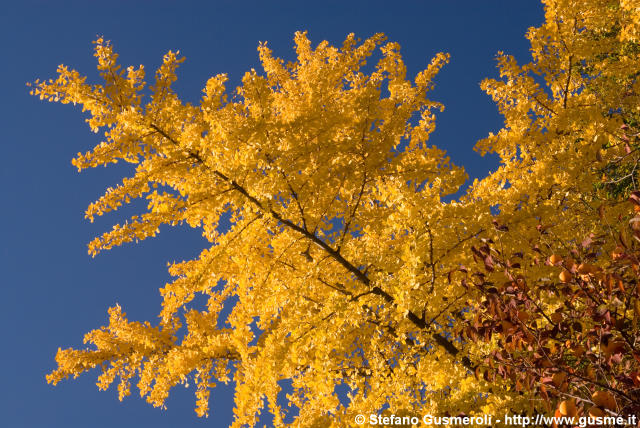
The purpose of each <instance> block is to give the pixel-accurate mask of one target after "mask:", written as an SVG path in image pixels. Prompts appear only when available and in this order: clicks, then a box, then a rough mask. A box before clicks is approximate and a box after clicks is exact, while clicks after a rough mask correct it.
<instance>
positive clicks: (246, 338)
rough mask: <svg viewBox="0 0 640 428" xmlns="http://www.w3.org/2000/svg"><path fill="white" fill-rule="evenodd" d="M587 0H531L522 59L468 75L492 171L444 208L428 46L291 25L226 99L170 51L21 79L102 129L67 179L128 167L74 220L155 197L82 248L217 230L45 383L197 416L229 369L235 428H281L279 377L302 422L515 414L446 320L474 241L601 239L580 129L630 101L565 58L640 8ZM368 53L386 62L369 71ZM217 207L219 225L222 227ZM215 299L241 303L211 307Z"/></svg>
mask: <svg viewBox="0 0 640 428" xmlns="http://www.w3.org/2000/svg"><path fill="white" fill-rule="evenodd" d="M586 3H588V7H587V6H586V5H585V2H576V1H569V0H558V1H552V0H547V1H546V2H545V4H546V21H545V23H544V24H543V25H542V26H541V27H540V28H536V29H530V31H529V34H528V36H527V37H528V38H529V40H530V41H531V45H532V53H533V57H534V61H533V62H532V63H530V64H526V65H523V66H521V65H518V64H517V63H516V61H515V60H514V59H513V58H512V57H509V56H507V55H504V54H500V56H499V67H500V74H501V77H502V80H486V81H485V82H483V84H482V86H483V88H484V89H485V90H486V91H487V93H488V94H489V95H491V96H492V97H493V99H494V100H495V101H496V103H497V104H498V107H499V108H500V111H501V113H502V114H503V115H504V116H505V126H504V128H503V129H502V130H500V131H499V132H498V133H497V134H495V135H490V136H489V137H488V138H487V139H485V140H482V141H480V142H479V143H478V146H477V147H478V150H480V151H481V152H483V153H484V152H489V151H491V152H496V153H498V155H499V156H500V158H501V166H500V167H499V169H498V170H497V171H495V172H494V173H492V174H490V175H489V176H488V177H486V178H485V179H483V180H479V181H478V180H477V181H476V182H475V183H474V184H473V186H472V187H471V188H470V189H469V190H468V191H467V193H466V194H464V196H462V197H460V198H459V199H457V200H453V201H451V202H445V201H444V200H443V198H444V197H445V196H447V195H451V194H453V193H455V192H457V191H458V189H459V188H460V186H461V185H462V184H463V183H464V181H465V179H466V174H465V172H464V170H463V169H462V168H460V167H457V166H455V165H453V164H452V163H451V162H450V161H449V159H448V158H447V156H446V155H445V153H444V151H442V150H441V149H438V148H437V147H434V146H431V145H429V144H428V139H429V135H430V133H431V132H432V131H433V129H434V121H435V112H436V111H438V110H440V109H441V108H442V106H441V105H440V104H439V103H437V102H434V101H431V100H430V99H429V98H428V97H427V95H428V92H429V91H430V90H431V88H432V87H433V78H434V76H435V75H436V74H437V73H438V71H439V70H440V68H441V67H443V66H444V65H445V64H446V63H447V61H448V59H449V57H448V55H446V54H438V55H436V56H435V57H434V58H433V60H432V61H431V63H430V64H429V65H428V66H427V68H426V69H425V70H423V71H421V72H420V73H418V74H417V75H416V76H415V77H414V78H413V79H410V78H408V77H407V76H406V68H405V66H404V63H403V61H402V57H401V55H400V52H399V49H400V48H399V45H398V44H396V43H388V42H385V37H384V36H383V35H381V34H377V35H375V36H373V37H371V38H369V39H366V40H364V41H359V40H357V39H356V38H355V37H354V36H353V35H349V36H348V37H347V39H346V40H345V41H344V43H343V44H342V46H341V47H340V48H338V47H334V46H332V45H330V44H329V43H328V42H326V41H325V42H321V43H320V44H318V45H317V46H315V47H312V44H311V42H310V40H309V39H308V38H307V36H306V33H296V35H295V48H296V55H297V58H296V60H295V61H294V62H293V63H289V64H285V63H284V61H283V60H282V59H280V58H277V57H274V56H273V55H272V52H271V50H270V49H269V48H268V46H267V44H261V45H260V46H259V48H258V52H259V56H260V61H261V64H262V67H263V70H264V71H263V73H259V72H257V71H255V70H251V71H249V72H247V73H246V74H245V75H244V77H243V79H242V85H241V86H240V87H238V88H237V89H236V90H235V91H234V92H233V93H232V94H230V95H228V93H227V89H226V86H225V84H226V81H227V76H226V75H218V76H214V77H212V78H211V79H209V81H208V82H207V83H206V87H205V89H204V91H203V92H204V95H203V97H202V100H201V102H200V104H199V105H191V104H188V103H184V102H182V101H181V100H180V99H179V97H178V96H177V94H176V93H175V92H174V91H173V90H172V88H171V84H172V83H173V82H174V81H175V80H176V70H177V68H178V66H179V64H180V63H181V62H182V61H183V60H184V58H181V57H179V54H178V53H177V52H169V53H167V54H166V55H165V57H164V59H163V63H162V65H161V66H160V68H159V69H158V71H157V72H156V75H155V83H153V85H151V86H149V87H148V89H144V88H145V85H146V82H145V80H144V79H145V72H144V68H143V67H142V66H141V67H139V68H133V67H128V68H126V70H123V69H121V68H120V66H119V65H118V64H117V54H116V53H115V52H114V51H113V49H112V46H111V45H110V44H109V42H107V41H105V40H103V39H102V38H100V39H98V40H97V41H96V42H95V43H96V46H95V56H96V58H97V60H98V70H100V72H101V76H102V78H103V79H104V82H103V83H102V84H96V85H90V84H88V83H86V78H85V77H82V76H81V75H80V74H79V73H78V72H77V71H75V70H69V69H68V68H67V67H65V66H60V67H59V68H58V77H57V78H56V79H52V80H49V81H45V82H39V81H36V82H35V84H34V89H33V94H34V95H37V96H39V97H40V98H41V99H46V100H49V101H59V102H62V103H73V104H80V105H81V106H82V108H83V110H86V111H89V113H90V117H89V119H88V120H87V121H88V124H89V126H90V128H91V130H92V131H94V132H98V130H100V129H104V130H105V138H106V139H105V141H104V142H102V143H100V144H98V145H97V146H96V147H95V148H94V149H93V150H91V151H89V152H87V153H85V154H81V153H79V154H78V156H77V157H76V158H75V159H74V161H73V164H74V165H75V166H76V167H77V168H78V169H79V170H82V169H85V168H89V167H96V166H99V165H106V164H110V163H115V162H117V161H118V160H124V161H127V162H130V163H132V164H133V165H134V173H133V175H132V176H131V177H126V178H124V179H123V180H122V183H121V184H120V185H119V186H117V187H115V188H109V189H107V191H106V192H105V194H104V196H103V197H101V198H100V199H99V200H98V201H96V202H94V203H92V204H91V205H89V207H88V209H87V211H86V217H87V218H88V219H90V220H93V219H94V218H95V217H96V216H101V215H104V214H106V213H108V212H110V211H113V210H117V209H118V208H119V207H121V206H122V205H123V204H125V203H129V202H130V201H131V200H133V199H136V198H143V197H145V198H147V199H148V200H149V204H148V209H147V211H145V212H143V213H141V214H140V215H137V216H134V217H132V218H131V219H130V220H129V221H127V222H125V223H124V224H122V225H116V226H114V228H113V230H111V231H108V232H106V233H104V234H103V235H102V236H100V237H98V238H96V239H95V240H94V241H92V242H91V243H90V244H89V252H90V254H91V255H96V254H97V253H99V252H100V251H102V250H105V249H109V248H112V247H113V246H117V245H121V244H123V243H125V242H131V241H134V240H142V239H146V238H147V237H150V236H155V235H156V234H157V233H158V229H159V226H160V225H162V224H169V225H179V224H183V223H186V224H188V225H189V226H191V227H199V228H201V229H202V233H203V236H204V237H205V238H206V239H207V240H208V241H209V243H210V245H209V247H208V248H207V249H205V250H204V251H202V253H201V254H200V256H199V257H198V258H197V259H195V260H191V261H186V262H182V263H177V264H174V265H172V266H170V273H171V274H172V275H173V276H174V277H175V280H174V281H173V282H171V283H168V284H166V285H165V287H164V288H162V289H161V294H162V297H163V299H164V300H163V306H162V308H161V311H160V323H159V325H158V326H155V327H152V326H151V325H149V324H148V323H144V324H142V323H136V322H130V321H128V320H127V319H126V317H125V315H124V314H123V313H122V312H121V309H120V308H119V307H115V308H112V309H111V310H110V311H109V315H110V318H109V324H108V326H106V327H103V328H101V329H98V330H94V331H92V332H91V333H89V334H88V335H87V336H86V337H85V342H89V343H91V344H93V345H94V347H95V349H93V350H82V351H80V350H73V349H69V350H64V351H62V350H61V351H59V352H58V355H57V356H56V361H57V363H58V368H57V369H56V370H55V371H54V372H53V373H51V374H50V375H48V377H47V380H48V381H49V382H51V383H54V384H55V383H57V382H59V381H60V380H62V379H64V378H67V377H68V376H74V377H76V376H78V375H79V374H80V373H82V372H84V371H87V370H89V369H92V368H96V367H100V368H101V369H102V371H103V374H102V375H101V376H100V377H99V381H98V385H99V387H100V388H107V387H108V386H109V385H110V384H111V383H113V382H114V381H115V378H116V377H119V378H120V387H119V392H120V397H121V398H122V397H123V396H126V395H128V394H129V389H130V387H129V385H130V381H131V379H133V378H134V377H136V376H137V378H138V384H137V385H138V387H139V389H140V394H141V396H144V397H146V399H147V401H149V402H150V403H152V404H153V405H154V406H162V405H163V404H164V402H165V399H166V398H167V396H168V394H169V391H170V389H171V388H172V387H174V386H176V385H178V384H186V383H188V382H193V383H194V384H195V386H196V400H197V412H198V414H199V415H201V416H203V415H207V412H208V399H209V391H210V389H211V388H213V387H214V386H215V382H229V381H230V380H231V378H233V381H234V382H235V384H236V394H235V406H236V408H235V422H234V426H243V425H245V424H247V425H250V426H253V425H254V424H255V423H256V422H257V415H258V412H259V411H260V409H262V407H263V406H264V400H265V399H266V402H267V407H268V409H269V411H271V412H272V413H274V415H275V422H276V424H283V422H282V421H283V420H284V418H285V417H286V410H285V409H284V408H283V407H282V398H281V397H280V398H279V395H278V394H279V392H280V391H281V387H280V385H279V382H280V381H281V380H283V379H290V380H291V381H292V382H293V392H292V393H291V394H289V395H288V396H287V401H288V403H289V404H291V405H293V406H296V407H298V408H299V415H298V416H297V418H296V423H297V424H300V425H302V426H307V425H309V426H312V425H313V424H314V423H321V422H318V421H323V420H325V419H323V418H325V417H327V416H329V417H330V419H331V420H333V421H335V423H337V424H338V425H340V426H345V425H347V424H350V423H351V422H352V421H353V415H355V414H357V413H362V414H369V413H375V412H378V411H380V410H381V409H382V408H383V406H385V405H390V406H391V409H392V410H393V409H403V411H405V412H408V413H407V414H414V413H415V414H424V413H427V412H432V413H434V414H435V413H444V412H450V413H451V414H457V413H458V412H461V411H464V412H472V411H475V412H477V411H478V409H481V408H485V409H488V410H490V409H498V408H505V407H504V406H509V405H510V404H509V403H511V404H512V405H514V406H515V407H521V406H524V404H523V403H524V401H523V400H524V398H521V397H520V396H519V395H518V394H514V393H513V390H512V391H511V392H510V393H506V392H505V393H502V392H501V393H497V392H496V391H493V393H494V394H492V395H491V396H490V397H488V398H487V399H486V400H485V399H484V398H482V397H486V394H487V393H488V392H489V391H490V388H491V386H492V385H491V383H490V382H486V381H483V380H481V379H480V380H478V379H476V378H475V377H474V376H473V372H472V370H470V369H474V368H475V367H476V365H477V364H481V362H480V361H474V358H475V356H479V355H484V354H485V353H486V352H487V351H488V349H487V348H486V346H487V345H486V344H482V343H474V342H468V341H460V340H458V339H457V337H458V336H457V330H456V325H455V322H452V320H453V319H455V317H468V316H470V315H469V313H468V309H469V308H472V307H473V302H474V291H472V290H471V288H469V287H467V286H465V283H464V282H461V281H460V278H461V277H462V275H463V274H464V272H465V269H464V266H465V265H467V266H468V265H470V264H473V263H474V257H476V255H475V254H474V253H473V252H472V251H471V246H472V245H478V244H477V242H478V240H479V239H481V238H482V239H491V240H493V241H495V242H498V241H499V242H500V244H501V245H503V246H504V247H505V248H507V249H509V248H511V249H513V248H521V247H522V243H527V242H529V240H530V239H531V237H532V236H534V235H536V234H538V233H539V229H538V230H537V229H536V226H540V225H543V226H544V227H548V229H547V230H548V234H549V235H548V236H549V237H550V238H549V241H548V245H549V247H550V248H551V247H553V246H556V247H557V246H558V245H559V244H558V242H560V241H561V240H562V239H572V238H573V237H575V236H579V235H581V234H582V235H585V236H586V234H587V233H590V232H594V233H598V232H603V231H606V230H607V229H606V228H607V219H608V218H613V217H614V216H616V215H617V213H618V211H617V208H615V207H612V208H611V209H609V210H607V213H606V218H605V221H603V220H602V219H599V218H598V214H597V209H596V208H597V202H598V196H597V195H596V194H595V193H594V192H593V187H592V186H593V183H594V177H595V176H596V175H597V174H596V173H597V168H596V166H597V165H595V166H594V162H595V161H594V159H595V157H596V152H597V151H600V150H601V148H602V147H601V144H597V143H594V141H597V138H598V137H599V136H603V135H607V136H608V137H607V138H610V139H612V140H613V141H617V140H618V139H619V138H621V137H622V136H621V131H620V125H621V119H620V118H619V117H616V116H615V115H610V114H606V113H608V112H609V110H608V108H612V107H611V106H612V105H617V104H616V103H619V102H624V103H628V102H631V100H626V99H625V100H622V101H621V100H619V99H614V97H615V96H617V95H615V94H612V93H611V92H610V88H605V87H602V88H595V89H592V88H591V87H590V86H589V83H590V82H589V76H586V75H583V74H581V73H579V72H578V71H577V69H578V66H579V65H580V64H582V62H584V61H588V60H590V59H592V58H593V57H594V56H595V55H597V54H598V52H602V51H603V50H605V51H606V49H607V48H608V47H607V46H604V45H603V43H604V42H600V41H598V40H594V38H593V37H591V38H589V37H588V34H587V33H588V31H591V30H592V29H593V28H600V27H599V26H601V25H606V24H608V23H609V22H611V20H614V19H615V20H618V21H619V22H620V23H621V25H622V28H623V29H624V31H622V32H621V33H620V38H621V39H624V40H626V41H628V40H632V41H636V40H637V35H638V32H637V28H638V25H639V24H638V8H637V7H634V6H632V3H633V2H626V3H625V2H623V3H624V4H623V5H622V6H621V7H620V8H619V9H615V10H610V9H607V5H606V4H605V3H606V2H603V1H599V0H589V1H588V2H586ZM612 14H615V16H612ZM607 43H614V41H611V40H608V41H607ZM616 43H622V42H621V41H617V42H616ZM376 50H378V51H379V54H377V55H379V56H380V59H379V61H378V62H377V63H376V64H374V65H373V67H372V68H371V69H370V70H371V71H370V72H367V71H365V69H364V68H363V67H364V65H365V63H366V62H367V61H370V60H371V57H372V55H373V53H374V52H375V51H376ZM596 65H597V64H596ZM617 67H618V68H615V69H611V68H604V66H603V68H602V69H599V70H596V73H609V74H610V75H614V74H615V73H623V72H624V73H626V72H627V71H628V70H629V69H630V68H633V69H637V68H638V65H637V64H632V63H631V62H630V60H629V61H626V59H624V58H622V59H621V63H620V64H617ZM533 74H538V75H540V76H542V77H543V78H544V82H545V84H542V83H541V82H540V79H537V78H536V79H534V77H532V76H533ZM545 85H546V86H545ZM601 89H602V90H601ZM630 97H631V96H630ZM634 97H636V99H637V95H634ZM414 117H418V118H419V119H418V120H412V118H414ZM611 153H613V152H611ZM605 156H609V154H608V152H607V151H605ZM611 156H613V154H611ZM598 177H599V175H598ZM507 183H508V185H506V184H507ZM158 186H162V188H163V189H164V192H163V193H160V192H159V191H157V190H156V189H157V187H158ZM496 206H497V207H499V211H500V214H499V216H497V217H496V216H495V215H493V214H492V211H491V210H492V208H495V207H496ZM227 213H231V225H230V228H229V230H228V231H226V232H225V233H220V232H219V230H218V228H219V226H220V223H221V219H222V218H223V217H222V216H223V215H225V214H227ZM496 221H497V223H496ZM497 224H502V225H507V226H508V228H506V227H505V228H501V227H498V226H497ZM536 236H537V235H536ZM551 249H553V248H551ZM549 254H551V251H549ZM533 257H534V256H532V255H525V256H524V258H525V259H526V260H525V262H523V265H525V264H526V269H525V271H526V274H527V275H532V276H538V277H540V276H544V275H548V274H549V273H550V272H551V270H550V267H549V266H544V265H542V264H540V265H537V264H536V265H533V264H531V263H529V262H530V261H531V260H532V258H533ZM554 257H555V256H554ZM559 261H560V260H559V259H558V260H555V261H552V263H557V262H559ZM484 262H485V263H486V264H488V265H490V263H491V260H490V259H485V260H484ZM456 272H462V273H456ZM567 273H568V272H567ZM457 275H460V276H457ZM452 278H453V279H452ZM469 280H470V279H469ZM198 294H203V295H206V296H208V299H209V300H208V304H207V309H206V310H196V309H193V308H190V306H189V305H190V302H191V301H192V300H193V299H194V297H195V296H196V295H198ZM225 302H235V305H234V306H233V309H232V311H231V313H230V314H229V315H228V316H227V317H226V318H225V319H222V315H221V311H222V309H223V306H224V304H225ZM550 303H553V301H552V300H551V301H550ZM182 325H184V326H185V327H186V330H185V332H184V333H183V332H182V330H179V329H180V327H181V326H182ZM221 325H225V327H224V328H222V327H220V326H221ZM256 327H257V328H256ZM493 346H497V344H494V345H493ZM339 386H346V387H348V388H349V390H350V399H349V402H348V403H345V402H341V401H340V400H339V399H338V395H337V389H336V388H337V387H339ZM505 391H506V389H505ZM481 394H484V395H481ZM412 412H413V413H412Z"/></svg>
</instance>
